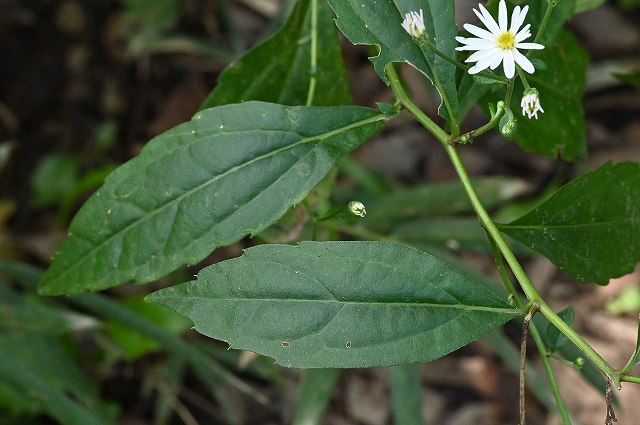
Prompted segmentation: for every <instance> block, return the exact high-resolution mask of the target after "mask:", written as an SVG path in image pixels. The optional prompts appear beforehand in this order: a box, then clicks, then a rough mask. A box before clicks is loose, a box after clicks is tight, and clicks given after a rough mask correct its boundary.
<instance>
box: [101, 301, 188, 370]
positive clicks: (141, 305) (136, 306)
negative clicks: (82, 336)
mask: <svg viewBox="0 0 640 425" xmlns="http://www.w3.org/2000/svg"><path fill="white" fill-rule="evenodd" d="M120 303H121V304H122V307H123V308H126V309H130V310H131V311H132V313H133V314H137V315H139V316H140V317H142V318H145V319H147V320H149V321H150V322H152V323H154V324H155V325H156V326H158V327H159V328H161V329H163V330H164V331H165V332H167V333H168V334H170V335H180V334H181V333H183V332H184V331H186V330H187V329H189V327H190V326H191V323H190V322H189V321H188V320H186V319H185V318H184V317H182V316H179V315H177V314H176V313H174V312H173V311H171V310H168V309H166V308H162V307H159V306H157V305H153V304H149V303H146V302H144V300H143V299H142V298H139V297H135V298H128V299H124V300H122V301H120ZM106 323H107V326H108V327H107V332H108V334H109V335H110V336H111V339H113V341H114V342H115V343H116V344H118V345H119V346H120V348H121V349H122V351H124V352H125V353H126V354H127V356H129V358H130V359H137V358H139V357H141V356H142V355H143V354H146V353H148V352H151V351H154V350H157V349H159V348H160V347H161V344H160V343H159V342H158V341H156V340H154V339H152V338H149V337H146V336H144V335H142V334H141V333H140V332H138V331H137V330H136V329H135V328H134V327H132V326H130V325H128V324H126V323H123V322H122V321H120V320H114V319H108V320H107V321H106Z"/></svg>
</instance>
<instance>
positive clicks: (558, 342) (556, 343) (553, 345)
mask: <svg viewBox="0 0 640 425" xmlns="http://www.w3.org/2000/svg"><path fill="white" fill-rule="evenodd" d="M558 316H559V317H560V318H561V319H562V320H563V321H564V322H565V323H566V324H568V325H569V326H573V320H574V315H573V307H567V308H565V309H564V310H562V311H561V312H560V313H558ZM545 338H546V342H547V347H548V348H549V349H550V350H551V352H554V351H556V350H557V349H558V348H560V347H562V345H564V343H565V342H567V337H566V336H565V335H564V334H563V333H562V332H560V331H559V330H558V328H556V327H555V326H553V325H552V324H551V323H549V325H548V326H547V329H546V331H545Z"/></svg>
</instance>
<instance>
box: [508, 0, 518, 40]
mask: <svg viewBox="0 0 640 425" xmlns="http://www.w3.org/2000/svg"><path fill="white" fill-rule="evenodd" d="M519 20H520V6H516V7H514V8H513V12H512V13H511V26H510V27H509V31H510V32H512V33H514V34H515V33H517V32H518V28H516V24H517V23H518V21H519Z"/></svg>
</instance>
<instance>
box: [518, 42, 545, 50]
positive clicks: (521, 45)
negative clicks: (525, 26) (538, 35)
mask: <svg viewBox="0 0 640 425" xmlns="http://www.w3.org/2000/svg"><path fill="white" fill-rule="evenodd" d="M515 47H516V49H533V50H542V49H544V46H543V45H542V44H538V43H517V44H516V45H515Z"/></svg>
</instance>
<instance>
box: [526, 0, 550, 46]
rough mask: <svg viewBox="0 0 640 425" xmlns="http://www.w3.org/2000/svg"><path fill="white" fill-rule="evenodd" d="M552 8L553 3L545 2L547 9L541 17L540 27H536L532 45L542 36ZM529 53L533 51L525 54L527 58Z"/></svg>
mask: <svg viewBox="0 0 640 425" xmlns="http://www.w3.org/2000/svg"><path fill="white" fill-rule="evenodd" d="M554 7H556V4H555V3H554V2H553V1H547V8H546V9H545V11H544V16H543V17H542V22H541V23H540V27H538V33H537V34H536V38H534V39H533V42H534V43H537V42H538V41H540V38H542V35H543V34H544V30H545V28H546V26H547V23H548V22H549V17H550V16H551V12H552V11H553V8H554ZM531 52H533V50H529V52H527V56H529V55H530V54H531Z"/></svg>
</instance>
